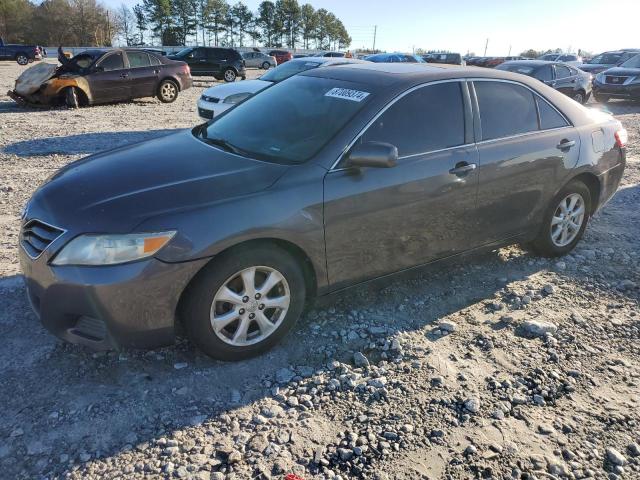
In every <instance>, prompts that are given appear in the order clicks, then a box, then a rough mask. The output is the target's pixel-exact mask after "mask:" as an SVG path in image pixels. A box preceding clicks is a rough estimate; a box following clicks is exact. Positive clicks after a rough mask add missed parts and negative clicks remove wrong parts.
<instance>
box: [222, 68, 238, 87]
mask: <svg viewBox="0 0 640 480" xmlns="http://www.w3.org/2000/svg"><path fill="white" fill-rule="evenodd" d="M237 76H238V74H237V73H236V71H235V70H234V69H233V68H227V69H226V70H225V71H224V77H223V78H224V81H225V82H227V83H231V82H235V81H236V77H237Z"/></svg>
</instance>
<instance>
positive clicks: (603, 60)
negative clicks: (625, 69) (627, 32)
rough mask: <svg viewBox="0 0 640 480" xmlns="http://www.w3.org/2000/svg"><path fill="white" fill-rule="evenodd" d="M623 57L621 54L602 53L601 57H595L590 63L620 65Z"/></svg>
mask: <svg viewBox="0 0 640 480" xmlns="http://www.w3.org/2000/svg"><path fill="white" fill-rule="evenodd" d="M621 56H622V55H621V54H619V53H601V54H600V55H596V56H595V57H593V58H592V59H591V61H589V63H592V64H604V65H611V64H614V63H618V62H619V61H620V57H621Z"/></svg>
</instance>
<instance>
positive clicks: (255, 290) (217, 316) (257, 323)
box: [210, 266, 291, 347]
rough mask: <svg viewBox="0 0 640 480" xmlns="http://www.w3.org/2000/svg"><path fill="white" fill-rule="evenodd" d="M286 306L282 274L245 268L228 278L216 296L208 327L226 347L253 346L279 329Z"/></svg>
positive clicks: (287, 299) (286, 289)
mask: <svg viewBox="0 0 640 480" xmlns="http://www.w3.org/2000/svg"><path fill="white" fill-rule="evenodd" d="M290 303H291V293H290V290H289V284H288V283H287V280H286V278H285V277H284V275H282V273H280V272H279V271H278V270H276V269H274V268H271V267H264V266H256V267H249V268H245V269H244V270H241V271H239V272H237V273H235V274H234V275H232V276H231V277H229V278H228V279H227V280H226V281H225V282H224V283H223V284H222V286H221V287H220V288H219V289H218V291H217V292H216V294H215V296H214V298H213V302H212V304H211V313H210V321H211V327H212V328H213V332H214V333H215V335H216V336H217V337H218V338H219V339H220V340H222V341H223V342H225V343H227V344H229V345H232V346H235V347H243V346H247V345H253V344H256V343H259V342H261V341H263V340H265V339H266V338H267V337H269V336H270V335H271V334H273V333H274V332H275V331H276V330H277V329H278V327H280V325H281V324H282V321H283V320H284V318H285V317H286V315H287V311H288V309H289V305H290Z"/></svg>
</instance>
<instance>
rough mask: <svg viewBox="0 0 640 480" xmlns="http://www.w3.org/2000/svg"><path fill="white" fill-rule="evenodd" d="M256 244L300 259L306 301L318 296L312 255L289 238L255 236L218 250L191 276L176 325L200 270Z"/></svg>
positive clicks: (182, 297) (178, 312) (179, 320)
mask: <svg viewBox="0 0 640 480" xmlns="http://www.w3.org/2000/svg"><path fill="white" fill-rule="evenodd" d="M256 245H261V246H262V245H272V246H275V247H277V248H280V249H281V250H283V251H285V252H287V253H288V254H289V255H291V256H292V257H294V258H295V259H296V260H298V261H299V263H300V266H301V267H302V272H303V274H304V278H305V287H306V291H307V299H306V302H307V304H309V303H310V302H311V301H313V299H314V298H315V297H316V295H317V292H318V272H317V271H316V269H315V268H314V266H313V262H312V260H311V257H309V255H308V254H307V252H305V251H304V250H303V249H302V248H301V247H300V246H299V245H296V244H295V243H293V242H291V241H289V240H283V239H281V238H275V237H264V238H254V239H249V240H245V241H242V242H240V243H236V244H234V245H231V246H229V247H227V248H225V249H224V250H222V251H220V252H218V253H217V254H216V255H215V256H213V257H211V259H210V260H209V261H208V262H206V263H205V264H204V265H203V266H202V268H200V270H198V272H196V274H195V275H194V276H193V277H192V278H191V280H189V282H188V283H187V286H186V287H185V288H184V289H183V291H182V293H181V294H180V299H179V300H178V304H177V306H176V312H175V313H176V315H175V318H176V327H178V326H180V328H181V327H182V321H181V312H182V310H183V304H184V301H185V299H186V297H187V296H188V292H189V290H190V287H191V286H192V285H193V284H194V283H195V282H197V281H198V278H199V274H200V272H201V271H202V270H203V269H204V268H205V267H207V265H209V264H210V263H211V262H215V261H216V259H217V258H219V257H220V256H221V255H228V254H230V253H231V252H233V251H236V250H238V251H241V250H243V249H246V248H251V247H252V246H256Z"/></svg>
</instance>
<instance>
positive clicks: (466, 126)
mask: <svg viewBox="0 0 640 480" xmlns="http://www.w3.org/2000/svg"><path fill="white" fill-rule="evenodd" d="M470 112H471V107H470V103H469V100H468V94H467V90H466V84H465V83H464V82H460V81H453V82H444V83H439V84H434V85H425V86H422V87H419V88H418V89H416V90H414V91H412V92H410V93H408V94H406V95H405V96H403V97H401V98H400V99H398V100H397V101H396V102H395V103H393V104H392V105H391V106H390V107H389V108H388V109H387V110H386V111H385V112H384V113H382V115H380V116H379V117H378V118H377V119H376V120H375V121H374V122H373V124H372V125H371V126H370V127H368V129H367V130H366V131H365V132H364V133H363V134H362V135H361V137H360V138H359V139H358V140H357V141H356V144H358V142H362V143H365V142H370V141H373V142H384V143H389V144H391V145H394V146H396V147H397V148H398V155H399V157H398V161H397V164H396V165H395V166H394V167H392V168H373V167H362V168H340V167H341V164H338V165H337V168H334V169H332V170H331V171H329V172H328V173H327V175H326V176H325V180H324V195H325V204H324V211H325V242H326V256H327V268H328V274H329V281H330V283H331V284H332V286H333V287H335V288H341V287H344V286H348V285H351V284H355V283H358V282H361V281H365V280H368V279H371V278H375V277H379V276H383V275H386V274H389V273H393V272H396V271H400V270H403V269H407V268H411V267H413V266H416V265H420V264H424V263H427V262H429V261H431V260H434V259H437V258H441V257H446V256H449V255H454V254H456V253H459V252H462V251H464V250H466V249H470V248H472V247H473V246H474V243H475V241H474V231H473V228H474V227H473V225H475V222H474V221H473V216H474V214H475V211H476V195H477V190H478V173H477V172H478V170H477V168H476V167H477V165H478V152H477V149H476V147H475V145H473V140H472V127H471V113H470ZM465 166H466V168H465Z"/></svg>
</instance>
